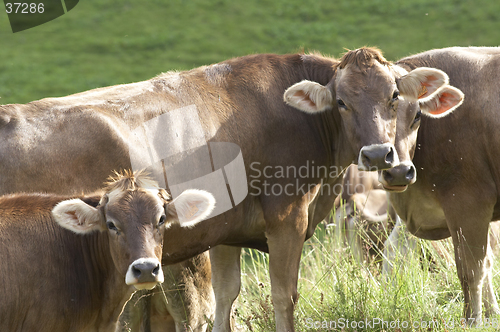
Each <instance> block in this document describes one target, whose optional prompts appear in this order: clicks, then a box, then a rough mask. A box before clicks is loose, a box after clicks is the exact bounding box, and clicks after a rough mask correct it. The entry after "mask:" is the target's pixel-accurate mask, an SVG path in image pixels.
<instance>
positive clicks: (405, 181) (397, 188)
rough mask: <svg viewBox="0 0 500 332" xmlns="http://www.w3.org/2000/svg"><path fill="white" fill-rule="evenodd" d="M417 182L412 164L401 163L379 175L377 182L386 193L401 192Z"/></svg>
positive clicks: (415, 171)
mask: <svg viewBox="0 0 500 332" xmlns="http://www.w3.org/2000/svg"><path fill="white" fill-rule="evenodd" d="M416 180H417V170H416V169H415V166H414V165H413V163H411V162H409V163H401V164H399V165H397V166H396V167H393V168H391V169H387V170H384V171H382V172H381V173H380V176H379V181H380V183H381V184H382V186H383V187H384V189H385V190H387V191H392V192H403V191H405V190H406V188H408V186H409V185H410V184H413V183H415V181H416Z"/></svg>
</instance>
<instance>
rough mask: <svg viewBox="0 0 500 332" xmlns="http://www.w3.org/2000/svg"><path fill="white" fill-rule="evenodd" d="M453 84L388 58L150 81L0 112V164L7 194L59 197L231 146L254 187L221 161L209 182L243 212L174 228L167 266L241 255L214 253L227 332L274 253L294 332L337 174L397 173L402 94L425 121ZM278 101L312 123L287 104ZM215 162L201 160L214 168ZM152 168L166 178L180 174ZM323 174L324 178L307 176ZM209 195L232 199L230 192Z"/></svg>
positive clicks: (275, 64) (289, 61)
mask: <svg viewBox="0 0 500 332" xmlns="http://www.w3.org/2000/svg"><path fill="white" fill-rule="evenodd" d="M446 81H447V76H446V75H445V74H444V73H443V72H441V71H439V70H436V69H430V68H428V69H425V68H421V69H418V70H415V71H411V72H407V71H405V70H401V69H400V68H398V67H395V66H393V64H392V63H390V62H388V61H386V60H385V59H384V58H383V56H382V54H381V52H380V51H378V50H376V49H372V48H362V49H359V50H354V51H350V52H347V53H346V54H345V55H344V56H343V57H342V59H340V61H339V60H335V59H332V58H325V57H322V56H319V55H304V54H291V55H270V54H265V55H250V56H246V57H242V58H236V59H231V60H228V61H224V62H222V63H219V64H215V65H212V66H207V67H201V68H197V69H193V70H190V71H187V72H181V73H167V74H162V75H160V76H158V77H155V78H153V79H151V80H149V81H145V82H140V83H133V84H127V85H118V86H113V87H108V88H101V89H95V90H91V91H88V92H83V93H79V94H75V95H71V96H68V97H62V98H48V99H43V100H40V101H35V102H32V103H28V104H26V105H6V106H3V107H2V108H0V111H1V114H2V115H1V116H0V119H1V120H0V136H1V140H0V142H1V143H0V155H2V156H6V155H8V156H9V158H0V174H2V176H1V177H0V188H2V187H9V188H16V186H18V185H19V183H26V184H28V186H29V183H30V182H31V181H36V182H37V186H38V188H39V190H46V191H54V190H55V191H57V189H58V188H60V186H61V182H62V183H63V185H64V186H67V187H74V188H84V187H88V186H90V187H95V186H97V185H98V184H99V183H101V181H102V180H103V179H102V178H99V176H98V175H99V174H103V170H104V171H105V172H104V173H106V172H108V171H109V170H112V169H120V168H128V167H129V166H131V163H132V162H131V159H133V160H136V161H137V160H139V161H141V160H153V159H154V160H155V161H159V160H158V158H156V157H155V156H157V155H158V154H159V152H158V151H156V150H155V149H156V148H155V149H153V148H151V146H154V147H157V148H158V149H164V148H165V149H167V148H168V149H169V148H171V147H172V144H169V143H171V141H174V140H175V141H176V143H178V144H177V145H175V146H174V148H175V147H179V148H181V147H193V148H195V147H199V144H200V142H199V141H200V140H199V137H203V141H205V140H206V141H207V142H209V143H210V148H211V147H212V144H213V143H215V142H230V143H233V145H237V146H238V147H239V148H240V149H241V151H240V152H241V156H242V157H243V160H241V159H240V161H241V164H242V165H243V168H244V169H245V171H246V174H247V176H246V178H245V176H243V177H237V178H236V180H235V176H234V173H230V170H231V169H228V170H227V169H225V167H223V166H221V165H217V166H216V165H215V163H213V164H212V165H211V167H209V169H210V170H209V172H210V171H212V170H217V171H218V172H219V173H218V174H220V178H222V181H226V183H228V184H227V186H233V185H234V184H235V182H236V184H237V185H240V188H239V189H241V187H242V186H244V189H245V191H244V195H243V197H242V196H241V195H240V196H239V197H240V198H241V199H242V201H241V202H238V203H236V202H235V200H234V197H233V201H230V199H229V198H228V206H231V207H232V208H231V209H229V210H228V211H227V212H225V213H222V214H219V215H217V216H215V217H213V218H211V219H210V220H208V221H207V222H206V223H201V224H199V225H197V226H196V227H193V228H192V229H189V230H187V229H184V228H181V227H176V226H175V225H174V226H172V227H171V228H170V229H169V233H168V234H169V238H168V239H167V238H166V239H165V243H164V247H163V251H164V252H163V260H162V262H163V263H165V264H171V263H176V262H180V261H182V260H184V259H186V258H189V257H192V256H194V255H196V254H199V253H201V252H203V251H205V250H207V249H209V248H212V247H214V246H216V245H221V244H226V245H230V246H232V247H225V246H218V247H216V248H213V250H211V252H210V258H211V261H212V283H213V286H214V291H215V299H216V317H215V322H214V331H216V332H220V331H229V330H230V329H231V327H230V325H231V323H230V311H231V307H232V303H233V301H234V300H235V298H236V297H237V296H238V293H239V288H240V269H239V257H240V248H239V247H241V246H246V247H252V248H257V249H261V250H263V251H267V252H269V255H270V276H271V285H272V297H273V304H274V309H275V314H276V325H277V330H278V331H280V332H281V331H293V330H294V326H293V310H294V305H295V301H296V299H297V278H298V268H299V262H300V255H301V251H302V244H303V242H304V241H305V240H306V239H307V238H309V237H310V236H312V234H313V233H314V229H315V227H316V225H317V224H318V223H319V222H321V221H322V220H323V219H324V218H325V216H326V215H327V214H328V213H329V211H330V209H331V207H332V205H333V202H334V199H335V195H334V194H333V193H332V192H331V190H329V189H330V188H331V187H332V186H334V185H335V184H336V183H337V182H338V181H340V179H339V178H338V176H337V175H335V174H332V173H336V171H337V172H338V170H339V168H344V167H347V166H348V165H349V164H351V163H352V162H353V161H354V162H356V161H357V162H358V167H360V168H361V169H370V170H376V169H387V168H389V167H392V166H396V165H398V156H397V153H396V151H395V149H394V144H397V145H398V146H399V145H401V144H399V143H398V142H396V141H395V139H396V137H395V130H396V118H397V117H399V112H400V111H399V110H398V109H399V108H398V104H405V105H406V104H407V102H406V101H405V100H403V99H401V100H400V96H399V95H400V94H401V96H404V97H405V98H411V99H414V100H416V99H417V98H419V97H420V98H421V99H422V100H425V101H427V102H426V103H422V104H421V105H419V104H418V103H411V104H408V105H407V107H406V108H405V109H404V111H405V112H408V113H411V114H413V115H414V114H417V112H419V111H420V109H421V110H422V112H424V113H425V112H435V111H443V110H444V108H440V106H442V105H446V106H447V107H446V109H447V110H448V111H447V112H445V113H449V112H451V110H453V109H454V107H455V106H456V104H457V103H458V101H457V100H458V99H457V98H456V96H457V94H458V92H457V91H456V90H453V89H451V88H450V87H448V90H446V91H449V93H447V94H446V95H443V94H438V93H437V92H438V91H444V90H443V89H441V88H442V87H443V85H446ZM424 88H425V91H424V90H422V89H424ZM285 91H286V92H285ZM283 96H284V99H285V101H286V103H288V104H289V105H290V106H293V107H295V108H298V109H300V110H303V111H305V112H298V111H297V110H296V109H293V108H292V107H290V106H289V105H286V103H284V102H283ZM439 101H443V102H444V101H448V102H447V103H441V104H440V103H439ZM306 112H307V113H319V114H307V113H306ZM185 114H193V117H194V115H195V117H197V119H199V125H195V124H196V123H197V122H196V121H195V120H197V119H194V120H193V117H191V118H190V120H189V121H186V122H183V121H181V120H182V118H183V116H184V115H185ZM164 116H167V117H168V118H169V121H170V123H175V124H176V125H171V126H170V127H167V128H164V127H162V126H161V125H160V120H161V119H158V118H163V117H164ZM148 121H153V122H154V124H155V126H153V127H151V128H153V129H154V128H156V129H158V131H157V133H156V134H157V135H156V136H155V137H154V139H153V141H152V142H150V146H148V147H147V148H145V147H144V145H141V144H138V143H137V142H138V141H137V138H138V137H139V136H137V135H142V134H141V133H142V131H141V130H142V129H144V128H143V124H144V123H146V122H148ZM148 123H149V122H148ZM148 128H149V127H148ZM193 136H195V137H197V139H193ZM400 139H402V140H404V141H405V143H404V144H407V143H411V141H414V140H415V139H416V137H415V134H414V133H411V134H410V136H409V137H404V138H400ZM204 143H205V142H203V144H204ZM206 150H208V151H209V152H207V154H206V155H207V156H208V155H209V153H210V151H212V152H214V151H213V150H211V149H208V146H207V149H206ZM169 151H170V150H169ZM200 151H201V150H200ZM201 152H203V151H201ZM169 153H170V152H169ZM212 157H213V156H212ZM155 158H156V159H155ZM188 159H189V158H188ZM214 159H215V158H211V157H207V159H206V160H208V163H209V164H210V163H212V162H214V161H215V160H214ZM313 164H314V165H313ZM41 165H43V166H41ZM155 165H157V168H156V169H157V170H158V171H159V172H160V173H162V172H163V173H164V171H162V168H163V170H165V169H167V168H168V167H170V166H172V165H170V166H169V165H166V164H165V165H164V164H162V163H160V162H158V163H156V164H155ZM185 165H186V166H183V167H182V168H183V169H181V170H184V169H190V168H193V167H194V166H193V162H192V160H191V159H189V162H186V164H185ZM174 166H175V165H174ZM280 167H286V168H287V169H289V168H290V169H294V170H298V171H299V172H298V173H297V174H299V175H298V176H291V177H285V176H281V175H277V174H276V173H275V172H272V173H273V174H274V175H271V177H270V178H267V177H266V176H265V174H269V172H267V173H266V172H265V171H266V170H269V168H270V169H271V170H277V169H278V168H280ZM317 167H323V168H324V169H328V172H327V173H325V172H309V173H307V174H305V173H304V172H302V173H301V172H300V170H302V169H304V168H305V169H308V170H309V171H313V170H314V169H311V168H317ZM223 169H224V170H225V174H222V173H224V172H223V171H222V170H223ZM332 169H334V171H332ZM263 172H264V173H263ZM214 173H215V171H214ZM249 173H250V174H249ZM300 174H302V175H304V174H305V175H304V176H302V175H300ZM95 175H97V176H95ZM205 175H206V173H203V174H199V175H198V176H200V177H202V176H205ZM223 175H224V177H223ZM167 177H168V176H167ZM34 179H35V180H34ZM54 179H58V180H57V181H54ZM168 182H169V183H166V184H167V185H169V188H170V189H171V190H172V183H170V179H168ZM247 183H248V187H250V188H248V187H247ZM173 184H174V185H177V183H176V181H174V183H173ZM211 189H212V190H217V191H227V188H226V185H225V184H223V185H221V186H216V187H212V188H211ZM232 189H234V188H233V187H231V190H232ZM246 189H248V192H249V194H248V195H246V193H247V190H246ZM267 189H271V190H273V189H274V190H275V192H276V190H281V193H278V194H275V193H273V192H272V191H271V192H269V191H267ZM285 191H286V193H285ZM283 193H284V194H283ZM240 194H241V192H240ZM245 195H246V196H245ZM220 203H221V202H220V201H219V200H218V206H219V207H220V206H222V205H221V204H220ZM236 205H237V206H236ZM186 238H189V239H190V245H189V246H186V245H185V243H184V240H185V239H186Z"/></svg>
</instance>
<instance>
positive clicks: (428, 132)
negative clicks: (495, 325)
mask: <svg viewBox="0 0 500 332" xmlns="http://www.w3.org/2000/svg"><path fill="white" fill-rule="evenodd" d="M499 63H500V48H497V47H484V48H482V47H481V48H475V47H470V48H459V47H454V48H446V49H441V50H432V51H428V52H424V53H421V54H417V55H414V56H410V57H408V58H404V59H402V60H400V61H399V62H398V63H397V64H398V65H399V66H401V67H403V68H406V70H413V69H415V68H418V67H421V66H430V67H434V68H439V69H441V70H443V71H445V72H446V73H447V74H448V75H449V77H450V82H451V83H452V84H453V85H454V86H457V87H458V88H460V89H461V90H462V91H463V92H464V93H465V95H466V98H465V101H464V103H463V105H462V106H461V107H460V110H459V111H457V112H455V113H454V114H452V115H450V116H449V117H447V118H446V119H442V120H438V121H436V120H434V119H429V118H428V117H425V116H424V117H422V120H421V124H420V129H419V134H418V139H417V143H416V145H415V146H414V147H413V146H412V145H405V146H400V145H398V144H397V145H396V148H397V149H398V152H400V154H399V157H400V160H401V161H402V163H405V162H410V160H411V157H413V154H414V158H413V164H414V165H415V167H416V169H417V171H418V181H416V182H415V184H413V185H412V186H409V187H408V188H407V189H406V191H404V192H402V193H399V194H397V193H391V194H390V199H391V201H392V204H393V206H394V207H395V209H396V211H397V213H398V215H399V216H400V217H401V218H402V219H403V220H404V221H405V223H406V227H407V229H408V230H409V231H410V232H411V233H413V234H414V235H416V236H418V237H420V238H423V239H429V240H438V239H444V238H447V237H449V236H451V237H452V239H453V244H454V247H455V261H456V265H457V273H458V276H459V278H460V282H461V285H462V288H463V292H464V300H465V307H464V314H465V317H466V318H471V322H473V321H474V320H476V319H480V318H481V317H482V301H483V300H484V302H485V308H486V314H487V315H490V314H500V310H499V307H498V304H497V301H496V299H495V295H494V290H493V288H492V287H491V277H492V275H491V260H490V259H489V254H488V250H489V249H488V248H489V245H488V227H489V223H490V221H492V220H498V219H499V218H500V205H499V203H498V202H499V197H500V196H499V194H498V193H499V192H500V191H499V189H500V168H499V167H498V164H499V159H498V156H499V155H500V136H499V135H498V128H500V117H499V116H498V115H499V112H500V90H499V85H498V84H497V78H498V77H499V76H500V67H499ZM400 121H401V122H400ZM411 126H415V124H414V120H413V119H412V118H407V119H405V118H403V117H402V118H398V134H399V132H401V133H402V135H403V136H405V137H407V135H408V128H409V127H411ZM409 147H410V148H409ZM403 151H404V152H403ZM408 152H409V153H408ZM406 173H407V170H406V169H404V168H402V167H397V168H395V169H393V170H390V171H386V172H383V173H382V174H381V182H382V183H383V184H384V186H385V187H386V188H388V189H392V190H397V191H401V190H403V189H405V188H406V185H407V184H408V183H409V182H408V181H407V179H406V176H405V175H406ZM485 280H486V287H483V283H484V281H485ZM482 293H486V296H485V298H484V299H483V298H482Z"/></svg>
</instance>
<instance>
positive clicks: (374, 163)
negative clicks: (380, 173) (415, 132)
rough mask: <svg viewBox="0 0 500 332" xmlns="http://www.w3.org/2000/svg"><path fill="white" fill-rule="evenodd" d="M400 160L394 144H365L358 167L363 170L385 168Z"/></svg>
mask: <svg viewBox="0 0 500 332" xmlns="http://www.w3.org/2000/svg"><path fill="white" fill-rule="evenodd" d="M398 162H399V159H398V154H397V152H396V149H395V148H394V145H392V144H390V143H385V144H372V145H369V146H364V147H363V148H362V149H361V151H360V152H359V159H358V169H359V170H362V171H376V170H384V169H389V168H391V167H394V166H395V165H397V164H398Z"/></svg>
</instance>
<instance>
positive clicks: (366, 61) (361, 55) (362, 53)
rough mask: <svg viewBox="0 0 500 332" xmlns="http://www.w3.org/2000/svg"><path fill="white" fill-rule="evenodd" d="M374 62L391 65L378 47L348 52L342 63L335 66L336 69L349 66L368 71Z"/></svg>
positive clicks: (341, 60)
mask: <svg viewBox="0 0 500 332" xmlns="http://www.w3.org/2000/svg"><path fill="white" fill-rule="evenodd" d="M374 61H378V62H379V63H380V64H382V65H386V66H389V65H391V62H390V61H387V60H386V59H385V58H384V56H383V55H382V51H381V50H379V49H378V48H376V47H366V46H365V47H361V48H358V49H357V50H347V52H346V53H344V55H343V56H342V58H341V59H340V62H339V63H338V64H336V65H335V67H336V69H337V68H338V69H343V68H345V67H347V66H350V65H354V66H356V67H358V68H359V69H362V70H363V69H366V68H369V67H371V66H372V65H373V63H374Z"/></svg>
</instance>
